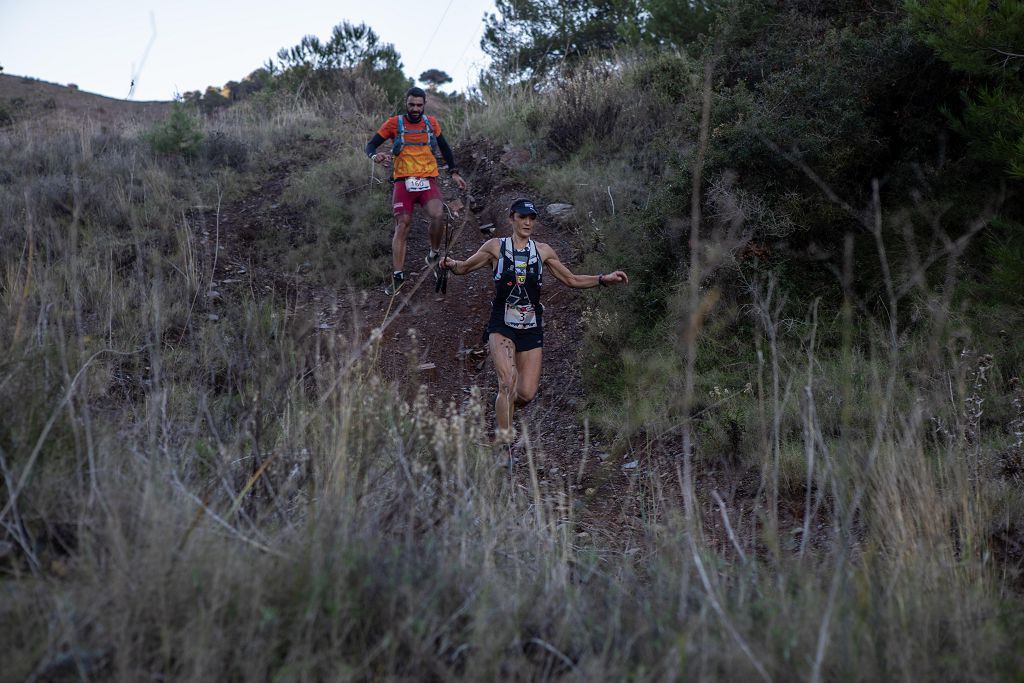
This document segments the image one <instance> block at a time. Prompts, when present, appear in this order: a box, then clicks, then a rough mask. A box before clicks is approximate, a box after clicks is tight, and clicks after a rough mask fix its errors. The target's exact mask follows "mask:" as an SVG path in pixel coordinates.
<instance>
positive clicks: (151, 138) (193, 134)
mask: <svg viewBox="0 0 1024 683" xmlns="http://www.w3.org/2000/svg"><path fill="white" fill-rule="evenodd" d="M145 138H146V141H147V142H148V143H149V146H150V148H151V149H152V150H153V152H154V153H155V154H158V155H161V156H180V157H183V158H185V159H195V158H196V157H198V156H199V154H200V153H201V152H202V146H203V132H202V130H201V124H200V122H199V119H198V118H197V117H196V116H195V115H194V114H192V113H190V112H189V111H188V110H187V109H186V108H185V106H184V105H182V104H181V103H180V102H175V103H174V107H173V109H172V110H171V113H170V114H169V115H168V117H167V118H166V119H165V120H164V121H163V122H162V123H159V124H157V125H156V126H155V127H154V128H152V129H151V130H150V131H149V132H148V133H147V134H146V136H145Z"/></svg>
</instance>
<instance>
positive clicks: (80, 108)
mask: <svg viewBox="0 0 1024 683" xmlns="http://www.w3.org/2000/svg"><path fill="white" fill-rule="evenodd" d="M170 107H171V103H170V102H129V101H127V100H118V99H113V98H110V97H104V96H103V95H96V94H93V93H89V92H84V91H82V90H79V89H78V88H77V87H70V86H67V85H58V84H56V83H48V82H46V81H40V80H38V79H35V78H31V77H28V76H14V75H11V74H0V125H10V124H11V123H16V122H19V121H37V122H42V121H51V120H61V119H63V120H72V121H81V120H83V119H89V120H93V121H95V122H97V123H98V124H101V125H111V124H114V123H118V124H122V123H124V122H127V121H132V122H136V123H142V124H151V123H153V122H154V121H157V120H159V119H161V118H163V117H164V116H166V115H167V113H168V112H169V111H170Z"/></svg>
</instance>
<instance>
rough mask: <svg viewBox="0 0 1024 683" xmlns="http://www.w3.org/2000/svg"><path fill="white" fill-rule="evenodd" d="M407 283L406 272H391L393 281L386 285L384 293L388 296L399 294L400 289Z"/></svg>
mask: <svg viewBox="0 0 1024 683" xmlns="http://www.w3.org/2000/svg"><path fill="white" fill-rule="evenodd" d="M404 284H405V273H403V272H398V273H392V274H391V282H389V283H388V284H387V285H385V286H384V293H385V294H387V295H388V296H394V295H395V294H398V290H400V289H401V288H402V285H404Z"/></svg>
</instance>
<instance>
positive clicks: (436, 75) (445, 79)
mask: <svg viewBox="0 0 1024 683" xmlns="http://www.w3.org/2000/svg"><path fill="white" fill-rule="evenodd" d="M419 80H420V83H426V84H427V89H428V90H437V89H438V88H440V87H441V86H442V85H444V84H445V83H451V82H452V77H451V76H449V75H448V74H447V73H445V72H444V71H441V70H440V69H427V70H426V71H424V72H423V73H421V74H420V78H419Z"/></svg>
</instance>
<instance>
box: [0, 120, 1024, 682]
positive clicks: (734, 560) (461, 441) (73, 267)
mask: <svg viewBox="0 0 1024 683" xmlns="http://www.w3.org/2000/svg"><path fill="white" fill-rule="evenodd" d="M303 106H305V105H303ZM250 115H252V116H255V114H246V113H244V112H240V113H239V114H237V116H238V118H236V119H230V118H227V119H224V120H221V121H220V122H218V123H217V124H215V125H217V126H220V127H223V128H224V129H225V130H227V131H229V132H230V133H231V134H232V135H233V136H234V137H236V138H238V139H240V140H243V141H244V144H246V145H247V146H248V147H249V148H250V149H251V150H252V153H253V154H256V155H258V154H260V153H262V152H261V150H265V149H269V147H266V146H268V145H271V146H272V145H273V144H274V143H273V140H275V139H278V138H277V136H279V135H286V134H288V133H287V131H288V129H289V127H292V126H308V125H314V126H323V127H325V128H327V129H329V128H330V126H331V125H333V124H331V123H329V122H328V121H327V120H326V119H324V118H323V111H321V110H306V109H304V108H298V109H296V110H295V111H293V112H291V113H288V114H285V113H281V114H279V115H277V114H275V115H273V116H271V117H269V118H267V119H258V122H257V119H253V120H249V119H246V118H245V117H246V116H250ZM275 117H277V118H275ZM361 125H362V124H361V123H360V126H361ZM467 125H475V124H467ZM360 130H361V129H360ZM348 134H349V135H352V136H353V137H354V138H355V137H358V134H357V133H356V132H353V131H349V132H348ZM0 159H2V161H0V165H2V169H3V171H2V172H3V173H5V174H6V176H5V177H7V178H10V179H11V180H12V182H10V183H4V185H3V188H4V189H3V190H2V195H0V216H3V217H4V221H3V224H2V226H0V240H2V243H3V244H4V248H3V251H2V252H0V254H2V260H0V347H2V348H4V349H5V350H6V353H5V354H4V356H3V358H0V414H3V415H4V416H5V419H4V421H3V423H2V426H0V465H2V468H0V469H2V475H3V490H4V495H3V496H2V497H0V503H2V505H0V523H2V530H0V542H2V544H3V545H2V546H0V547H2V550H3V552H2V556H0V571H2V574H0V642H3V643H4V644H5V646H4V651H5V657H4V666H3V670H2V676H0V677H2V678H3V679H4V680H54V679H61V678H68V679H73V678H80V679H81V678H84V679H87V680H93V679H114V680H140V679H157V680H252V679H271V680H379V679H416V680H423V679H428V680H448V679H455V678H462V679H467V680H498V679H502V680H535V679H539V680H550V679H555V678H559V679H566V680H581V681H582V680H626V679H632V680H679V679H682V678H696V679H707V680H717V679H723V680H751V679H756V678H763V679H769V680H789V679H805V678H806V679H811V680H823V679H829V680H836V679H838V680H863V681H875V680H891V679H905V680H958V681H973V680H977V681H982V680H1014V679H1015V677H1017V676H1019V673H1020V671H1021V667H1022V666H1024V661H1022V660H1021V655H1020V652H1021V651H1022V648H1021V645H1022V642H1021V636H1020V634H1021V633H1022V631H1021V628H1020V627H1021V623H1020V616H1019V615H1020V613H1021V612H1020V604H1021V601H1020V597H1019V594H1017V593H1016V592H1015V589H1014V586H1015V585H1016V586H1018V587H1019V574H1015V567H1014V564H1013V562H1014V560H1013V559H1012V557H1011V559H1009V560H1008V559H1007V558H1006V557H1005V556H1002V557H997V555H996V553H995V548H994V545H993V540H992V539H993V538H994V537H995V536H996V535H997V534H998V533H1005V534H1013V533H1019V530H1020V529H1021V519H1020V510H1022V509H1024V505H1022V503H1024V500H1022V499H1024V490H1022V488H1021V485H1020V481H1019V480H1016V481H1015V480H1013V479H1012V478H1008V477H1006V476H1004V475H1001V474H999V472H1000V471H1001V470H999V467H1000V465H999V460H998V458H999V457H1003V456H1002V455H1001V454H1003V453H1004V452H1006V451H1005V450H1004V447H1005V448H1009V447H1011V446H1012V440H1013V438H1016V437H1013V435H1011V434H1008V433H1006V434H1004V433H1002V430H1003V425H999V424H990V423H986V422H985V421H984V420H981V419H979V418H978V416H977V406H978V402H977V400H976V398H974V397H980V396H985V397H989V398H990V403H992V402H998V401H999V400H1007V401H1009V400H1010V398H1011V397H1002V398H1000V397H999V396H998V393H996V394H993V393H992V391H993V390H992V389H991V387H990V385H989V384H987V383H986V381H985V380H984V378H983V377H982V376H981V374H979V373H981V370H980V368H981V367H982V364H981V361H979V359H978V357H977V356H971V355H966V356H964V357H963V358H960V357H958V356H955V355H954V356H953V357H950V356H949V355H948V354H947V353H946V351H945V349H947V348H950V347H949V346H947V345H937V346H934V347H933V348H932V349H931V353H925V354H924V355H923V356H922V355H921V354H920V353H919V350H920V349H921V348H924V349H925V350H926V351H927V350H928V349H929V343H930V341H931V340H932V339H934V338H935V336H936V335H938V336H940V337H942V336H943V335H944V334H945V332H944V330H948V326H949V325H950V322H949V321H950V320H951V319H952V317H953V316H952V314H951V313H950V312H949V311H950V308H949V305H948V304H949V301H948V299H944V298H943V296H944V295H943V294H942V293H941V292H938V293H934V292H932V293H931V294H930V296H931V297H932V298H930V299H927V298H926V294H927V293H926V292H925V291H923V290H922V291H920V292H918V295H919V296H920V297H921V299H922V300H926V301H927V303H928V306H930V308H929V310H937V311H940V312H942V311H944V312H942V313H941V314H939V315H936V316H935V317H934V318H933V320H932V321H931V325H932V326H931V327H929V328H928V329H926V330H922V331H920V332H919V333H916V332H915V333H913V334H911V335H910V336H909V338H908V336H907V335H901V334H900V332H901V331H900V330H899V329H896V330H894V329H893V328H891V327H890V326H889V324H888V321H887V320H885V319H883V322H881V323H880V324H879V327H878V328H877V330H873V329H871V328H870V326H868V325H867V324H866V323H862V322H860V321H859V322H858V325H859V326H860V327H861V328H863V329H864V330H865V331H864V338H866V339H867V340H868V343H867V344H866V345H865V346H864V347H862V348H861V349H855V348H853V347H849V348H841V349H840V350H839V352H838V353H837V354H835V356H834V357H833V356H830V355H829V354H827V353H825V352H823V351H820V350H819V349H818V346H817V343H816V342H814V341H813V339H814V337H813V333H814V331H815V330H817V329H818V326H820V324H821V323H819V322H818V321H817V320H816V318H815V316H814V315H813V314H812V313H807V315H806V317H805V318H803V323H802V324H800V325H790V324H786V318H785V315H784V314H785V312H786V310H787V309H785V307H784V306H781V305H779V304H780V299H779V298H777V297H778V293H777V290H775V289H773V288H772V287H773V286H772V285H771V284H770V282H769V281H767V280H763V281H760V284H756V285H754V286H753V289H754V292H756V294H757V296H753V294H752V296H751V307H750V309H749V310H750V313H751V315H752V317H754V318H756V320H757V325H756V334H757V337H758V339H759V340H760V341H759V342H758V343H759V344H760V347H759V348H760V351H761V357H762V359H763V363H762V364H761V365H760V366H759V365H757V364H756V363H754V364H752V365H751V366H749V367H748V368H747V371H748V373H749V383H750V385H751V386H750V389H749V390H747V391H743V389H742V388H741V387H739V386H737V387H733V389H734V390H737V391H736V392H735V398H729V399H727V400H726V399H724V397H722V396H719V397H718V400H721V401H722V402H721V404H720V407H729V406H737V410H738V407H739V406H742V407H743V410H742V411H741V412H738V413H737V414H738V415H741V416H742V420H743V428H744V430H745V431H749V432H753V434H754V435H753V436H751V437H750V438H748V439H747V440H746V441H744V443H745V444H746V447H747V448H748V450H747V452H745V453H744V454H742V458H744V459H746V460H745V461H746V462H748V463H749V464H752V465H754V466H755V468H756V469H757V470H759V471H760V472H761V473H762V475H761V477H760V480H759V485H760V487H761V492H760V495H758V496H756V497H754V498H753V503H754V508H753V509H751V508H750V507H746V508H742V507H741V505H742V504H743V501H740V500H738V499H737V498H735V497H733V496H730V495H728V494H727V493H726V494H725V495H720V496H719V502H717V503H716V502H714V499H713V497H712V496H711V493H710V492H704V491H700V490H698V489H697V488H696V486H695V483H694V482H695V480H696V479H698V478H699V477H700V476H701V473H702V471H703V470H702V468H704V467H706V466H707V464H708V463H714V462H716V461H721V460H724V459H726V458H732V457H734V454H728V453H719V452H713V451H712V452H701V451H700V449H701V441H700V439H699V438H697V439H694V438H692V437H693V434H694V425H692V424H688V423H675V424H673V423H668V424H665V425H664V426H665V428H667V429H676V431H675V432H673V433H674V434H677V435H678V434H690V437H691V440H690V441H689V442H686V441H683V442H682V444H683V447H684V449H685V450H684V451H683V453H684V454H685V455H687V457H686V459H685V460H683V461H681V462H680V463H679V470H678V471H679V475H678V478H677V479H676V480H675V481H671V480H664V479H660V478H658V479H657V481H656V482H653V483H652V484H651V485H650V486H647V487H643V488H641V489H639V491H641V492H639V493H637V494H636V495H638V496H642V497H643V500H642V501H641V504H642V506H643V508H644V509H645V510H647V511H648V512H649V516H648V517H647V518H646V519H645V521H644V523H643V524H642V525H641V527H640V529H639V532H638V535H637V537H636V538H635V540H634V542H635V545H631V546H630V547H629V548H624V547H622V546H621V545H620V544H618V543H616V542H605V541H601V540H596V539H592V538H584V537H581V536H578V535H577V522H578V516H579V514H580V511H581V509H582V507H581V506H584V505H585V504H586V503H585V502H584V501H580V500H577V499H576V498H575V492H574V489H573V488H572V487H566V488H565V489H562V490H555V491H553V492H551V493H542V492H541V490H540V488H539V487H538V486H536V485H535V482H536V477H530V476H529V474H530V468H531V467H532V465H531V464H530V463H532V454H528V456H529V457H528V458H527V465H526V469H527V478H526V480H527V481H528V482H530V484H528V485H527V486H525V487H521V486H519V485H518V484H513V483H512V482H510V481H509V480H508V478H507V474H506V473H504V471H502V470H498V469H496V468H494V467H493V466H492V457H491V453H490V451H489V449H488V448H486V447H484V446H481V445H480V444H481V442H482V441H484V439H485V436H484V435H485V434H486V432H487V427H488V425H487V411H486V409H485V407H484V406H483V403H482V401H481V399H480V396H478V395H473V396H471V397H470V398H469V399H468V400H467V401H466V402H465V403H464V404H463V405H459V406H451V407H447V408H438V407H436V406H431V405H429V404H428V402H427V401H426V399H425V397H424V396H423V395H422V394H421V395H420V396H419V398H417V399H415V400H413V401H411V402H407V401H403V400H401V399H400V398H398V394H397V390H396V388H395V387H392V386H389V385H387V384H384V383H382V382H380V381H379V380H378V379H377V378H376V377H375V376H374V375H373V373H372V372H369V371H368V368H367V356H366V355H365V348H366V347H365V346H357V345H355V344H354V343H353V342H352V339H353V338H355V335H354V334H352V333H350V332H347V331H346V334H344V335H343V334H339V333H338V332H337V331H329V332H325V333H323V334H313V335H304V334H297V333H296V328H295V327H292V326H293V325H298V324H299V323H300V322H301V321H293V320H289V319H287V318H286V317H285V316H282V315H281V314H280V311H279V310H278V306H277V305H275V302H274V301H273V299H272V298H266V299H261V298H258V297H255V296H253V297H245V298H241V299H240V300H239V301H237V302H235V303H234V305H233V306H231V307H230V308H229V309H228V310H227V311H223V312H222V316H221V318H220V319H219V320H217V321H211V320H208V319H207V318H206V317H205V316H204V315H202V313H203V312H204V311H203V310H202V308H201V305H202V304H198V305H196V306H192V305H191V302H192V301H193V300H194V298H195V294H196V293H197V292H200V291H202V286H203V284H204V283H205V282H208V281H209V278H210V276H211V272H212V262H213V259H214V252H213V248H212V245H211V244H208V243H205V242H203V241H202V240H201V239H199V238H198V237H197V236H196V235H195V233H193V232H190V231H189V229H188V226H187V224H186V223H185V222H184V220H183V218H182V216H183V209H184V208H187V207H188V206H194V205H197V204H204V205H209V204H210V203H211V202H210V198H211V197H214V196H216V191H217V187H216V183H217V182H218V178H217V176H216V175H213V176H210V175H202V174H193V175H185V174H181V173H178V172H177V169H176V167H175V166H174V165H173V164H169V163H166V162H163V161H160V160H155V159H153V158H152V157H151V156H150V155H148V154H147V153H146V151H145V150H144V149H142V147H141V145H140V143H139V142H138V141H137V140H136V139H135V138H133V137H112V138H102V134H101V133H99V132H97V131H95V130H92V129H90V128H88V127H86V128H80V129H78V130H73V129H69V130H67V131H66V133H65V134H64V136H63V137H45V138H43V137H35V136H33V134H32V132H31V131H30V130H28V129H23V130H19V131H15V132H13V133H7V134H5V137H3V138H2V139H0ZM696 175H698V176H699V172H698V173H697V174H696ZM12 219H14V220H12ZM692 220H693V224H694V225H696V224H698V223H699V222H700V216H699V215H698V216H696V217H694V218H692ZM733 228H734V226H730V225H728V224H723V225H722V230H723V231H724V232H722V233H721V234H720V235H719V237H721V240H720V243H719V244H718V245H717V246H716V245H712V244H708V245H707V248H706V249H704V250H699V251H698V250H695V256H694V259H695V260H694V261H693V262H692V263H691V272H692V273H697V272H709V271H710V270H711V269H712V268H715V267H718V266H719V265H721V263H723V262H724V261H723V260H724V259H727V257H728V254H729V253H730V247H729V245H730V244H734V240H735V239H736V235H735V234H733V233H730V230H733ZM869 237H870V233H869ZM723 245H724V246H723ZM879 256H880V258H885V251H884V241H880V242H879ZM895 281H896V278H895V276H894V278H893V282H895ZM895 289H896V288H895V286H893V287H890V291H894V290H895ZM769 292H771V294H769ZM687 294H688V297H687V301H688V303H687V305H686V308H685V310H686V311H689V314H688V317H687V318H686V320H687V321H688V325H689V326H688V327H686V328H683V329H681V330H680V333H688V334H689V336H687V337H686V339H688V340H690V342H691V343H690V344H689V346H688V348H689V352H688V354H689V355H687V356H686V357H685V358H684V361H686V362H685V363H683V364H682V367H683V372H690V373H691V375H690V381H688V382H687V381H685V379H686V378H685V377H683V378H674V379H673V381H674V382H675V384H674V385H673V386H675V387H678V388H679V389H680V390H681V392H682V393H681V396H682V397H683V404H682V405H683V406H684V407H686V408H687V410H685V411H683V412H682V413H679V412H671V411H664V412H661V413H659V414H658V419H659V420H668V421H670V420H673V419H676V420H678V419H679V418H678V415H680V414H682V415H686V416H687V419H689V417H688V416H689V414H690V412H689V408H690V407H694V406H695V402H696V398H695V397H697V398H699V396H700V391H701V388H700V385H699V378H698V377H696V376H694V375H693V374H692V373H693V372H694V368H695V367H696V362H697V357H696V356H697V354H699V353H700V352H701V350H702V349H703V348H705V347H703V346H702V345H701V344H698V343H697V342H698V340H699V338H700V335H701V334H703V333H706V331H707V329H708V328H705V327H704V325H703V321H704V316H706V315H707V314H708V312H709V311H710V310H711V309H710V308H709V307H710V304H711V303H713V302H712V301H711V300H710V299H709V298H708V297H711V296H712V294H711V293H710V292H709V291H705V290H703V289H702V288H701V278H697V277H695V278H694V280H693V288H692V289H690V290H688V292H687ZM897 298H898V293H895V294H893V299H892V301H890V303H892V302H893V301H895V303H897V304H899V303H901V302H902V300H899V301H897V300H896V299H897ZM848 303H849V305H848V306H847V307H845V308H844V310H845V311H847V316H848V317H847V319H846V324H849V325H853V317H852V311H853V310H854V308H855V304H854V302H853V301H850V302H848ZM944 307H945V308H944ZM945 338H946V339H953V338H951V337H948V336H946V337H945ZM911 342H913V343H911ZM950 343H953V342H952V341H951V342H950ZM863 349H867V350H866V351H864V350H863ZM666 367H675V368H679V367H680V365H679V364H678V363H677V364H675V365H669V366H666ZM687 368H688V370H687ZM836 397H839V398H836ZM1007 414H1010V413H1007ZM673 416H676V417H673ZM1015 419H1019V417H1017V418H1015ZM939 424H941V425H942V429H941V430H939V429H938V428H937V425H939ZM698 429H699V423H698ZM1018 441H1019V440H1018ZM1018 447H1019V442H1018ZM669 466H671V467H673V468H674V467H675V463H669ZM793 501H796V508H797V510H798V512H797V513H795V514H794V513H793V512H792V511H789V512H787V511H788V510H789V507H787V506H788V505H790V504H791V503H792V502H793ZM748 502H749V501H748ZM705 511H706V512H708V513H710V514H705ZM708 520H714V522H713V523H712V522H709V521H708ZM719 522H721V523H722V526H721V527H719V528H718V530H716V528H715V527H714V526H713V524H717V523H719ZM726 522H728V524H727V525H726ZM726 527H727V528H728V529H729V532H728V534H727V535H726V532H724V531H722V529H724V528H726ZM1015 582H1018V583H1015Z"/></svg>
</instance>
